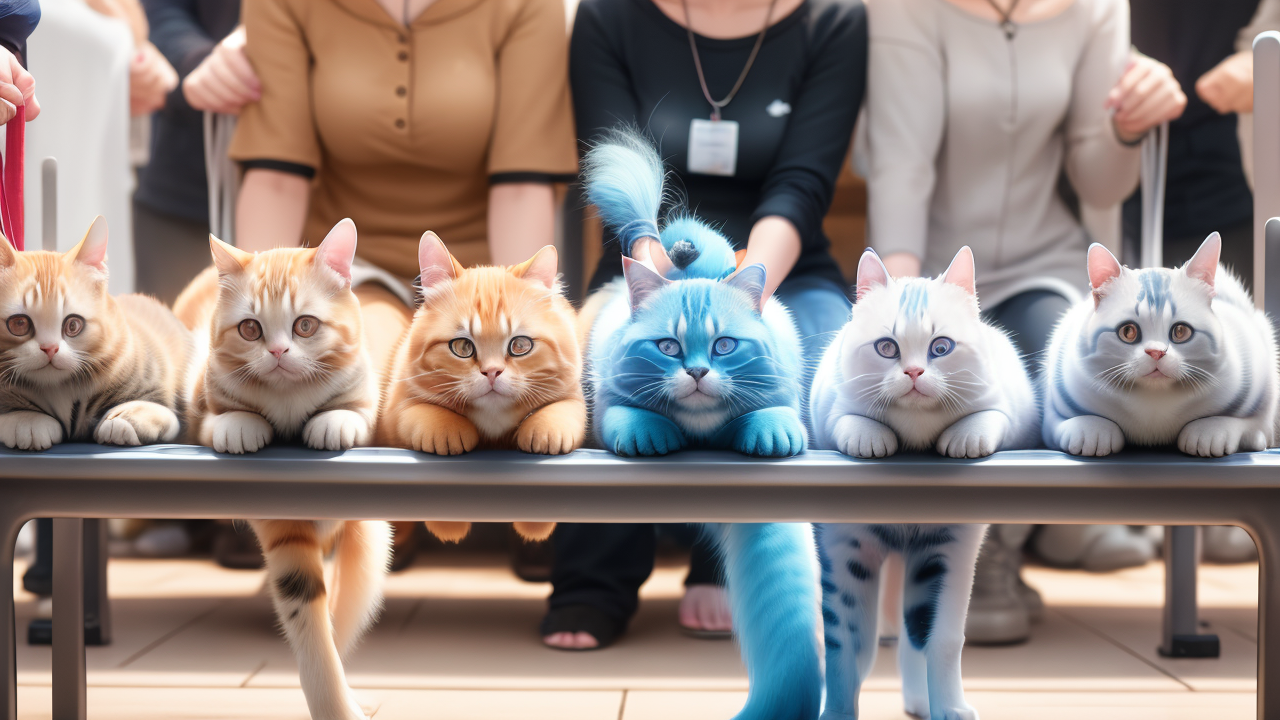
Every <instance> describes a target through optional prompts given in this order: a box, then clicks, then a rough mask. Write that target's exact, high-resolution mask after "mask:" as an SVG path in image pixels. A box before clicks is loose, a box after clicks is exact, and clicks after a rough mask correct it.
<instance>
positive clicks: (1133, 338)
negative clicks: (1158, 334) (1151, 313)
mask: <svg viewBox="0 0 1280 720" xmlns="http://www.w3.org/2000/svg"><path fill="white" fill-rule="evenodd" d="M1116 335H1118V336H1120V339H1121V340H1122V341H1124V342H1127V343H1129V344H1130V345H1132V344H1134V343H1136V342H1138V341H1139V340H1141V339H1142V331H1141V330H1139V329H1138V323H1135V322H1127V323H1125V324H1123V325H1121V326H1120V327H1118V328H1116Z"/></svg>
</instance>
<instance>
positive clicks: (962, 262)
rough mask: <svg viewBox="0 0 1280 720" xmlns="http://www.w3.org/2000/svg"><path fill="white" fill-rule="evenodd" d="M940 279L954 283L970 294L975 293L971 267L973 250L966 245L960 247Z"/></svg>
mask: <svg viewBox="0 0 1280 720" xmlns="http://www.w3.org/2000/svg"><path fill="white" fill-rule="evenodd" d="M942 281H943V282H945V283H947V284H949V285H955V286H957V287H959V288H961V289H962V290H964V291H965V292H967V293H969V294H970V295H977V294H978V290H977V285H976V282H975V280H974V268H973V251H972V250H970V249H969V246H968V245H966V246H964V247H962V248H960V251H959V252H957V253H956V256H955V259H953V260H952V261H951V266H950V267H948V268H947V272H946V273H945V274H944V275H943V276H942Z"/></svg>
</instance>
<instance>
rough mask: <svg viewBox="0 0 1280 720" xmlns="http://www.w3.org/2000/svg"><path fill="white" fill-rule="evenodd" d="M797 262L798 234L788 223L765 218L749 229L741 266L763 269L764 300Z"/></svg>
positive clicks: (793, 226) (783, 219) (776, 217)
mask: <svg viewBox="0 0 1280 720" xmlns="http://www.w3.org/2000/svg"><path fill="white" fill-rule="evenodd" d="M799 259H800V233H799V232H798V231H797V230H796V226H795V225H792V224H791V221H790V220H787V219H786V218H783V217H779V216H777V215H767V216H765V217H762V218H760V219H759V220H757V221H756V224H755V225H753V226H752V227H751V236H750V237H749V238H748V239H747V254H746V256H745V257H743V259H742V266H743V267H746V266H747V265H754V264H755V263H759V264H761V265H764V270H765V285H764V296H765V297H769V296H770V295H772V294H773V291H774V290H777V289H778V286H779V285H781V284H782V281H783V280H785V279H786V277H787V275H788V274H790V273H791V268H793V267H795V265H796V261H797V260H799Z"/></svg>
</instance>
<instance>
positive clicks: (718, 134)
mask: <svg viewBox="0 0 1280 720" xmlns="http://www.w3.org/2000/svg"><path fill="white" fill-rule="evenodd" d="M737 169H738V123H737V122H736V121H734V120H703V119H701V118H694V119H693V122H692V123H691V124H690V125H689V172H691V173H697V174H699V175H724V176H726V177H732V176H733V174H734V173H735V172H736V171H737Z"/></svg>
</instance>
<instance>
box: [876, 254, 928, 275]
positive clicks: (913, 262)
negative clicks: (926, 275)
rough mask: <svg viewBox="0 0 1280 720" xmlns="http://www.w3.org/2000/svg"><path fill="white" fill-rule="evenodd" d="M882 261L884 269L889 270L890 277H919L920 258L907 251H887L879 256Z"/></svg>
mask: <svg viewBox="0 0 1280 720" xmlns="http://www.w3.org/2000/svg"><path fill="white" fill-rule="evenodd" d="M880 261H881V262H883V263H884V269H885V270H888V271H889V275H890V277H895V278H904V277H919V276H920V258H918V257H916V256H915V255H912V254H911V253H909V252H896V253H889V254H888V255H885V256H884V257H882V258H880Z"/></svg>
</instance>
